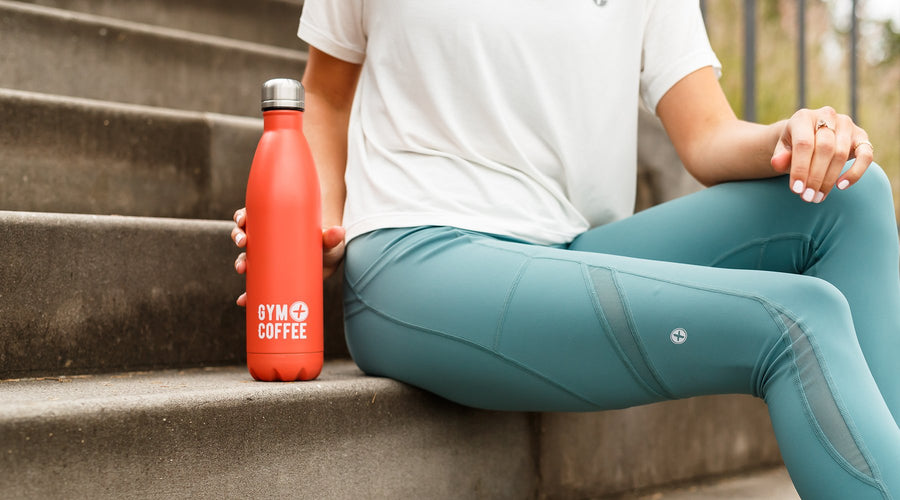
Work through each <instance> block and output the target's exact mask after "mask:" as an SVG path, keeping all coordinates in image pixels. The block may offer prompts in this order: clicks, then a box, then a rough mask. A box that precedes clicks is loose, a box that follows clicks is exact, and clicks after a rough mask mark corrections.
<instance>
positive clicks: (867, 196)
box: [833, 161, 894, 216]
mask: <svg viewBox="0 0 900 500" xmlns="http://www.w3.org/2000/svg"><path fill="white" fill-rule="evenodd" d="M850 164H852V161H851V162H848V165H850ZM834 191H838V190H837V189H835V190H833V193H834ZM839 194H840V196H838V197H835V198H836V199H838V200H840V202H841V204H842V205H845V206H847V205H849V206H852V207H858V208H862V209H864V211H863V212H862V213H864V214H866V215H870V214H871V211H872V210H876V211H886V212H888V213H889V214H890V215H892V216H893V207H894V202H893V194H892V189H891V181H890V179H889V178H888V176H887V174H886V173H885V172H884V169H882V168H881V166H879V165H878V164H877V163H872V164H871V165H869V168H868V169H867V170H866V172H865V174H864V175H863V176H862V177H861V178H860V179H859V181H858V182H857V183H856V184H854V185H853V186H850V187H848V188H847V189H846V190H844V191H840V192H839Z"/></svg>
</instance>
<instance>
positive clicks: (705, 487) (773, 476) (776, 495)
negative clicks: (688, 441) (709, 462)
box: [615, 467, 800, 500]
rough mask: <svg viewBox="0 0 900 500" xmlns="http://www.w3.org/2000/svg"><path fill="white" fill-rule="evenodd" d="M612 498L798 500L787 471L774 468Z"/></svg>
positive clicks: (651, 499)
mask: <svg viewBox="0 0 900 500" xmlns="http://www.w3.org/2000/svg"><path fill="white" fill-rule="evenodd" d="M615 498H621V499H626V498H637V499H638V500H726V499H734V500H799V499H800V495H798V494H797V490H796V489H794V485H793V483H791V478H790V476H788V473H787V469H785V468H784V467H777V468H774V469H765V470H761V471H755V472H749V473H745V474H740V475H738V476H731V477H724V478H717V479H711V480H708V481H700V482H698V483H697V484H692V485H687V486H682V487H680V488H673V489H664V490H660V491H656V492H653V493H648V494H644V495H639V496H634V495H625V496H618V497H615Z"/></svg>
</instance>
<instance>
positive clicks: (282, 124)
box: [263, 109, 303, 131]
mask: <svg viewBox="0 0 900 500" xmlns="http://www.w3.org/2000/svg"><path fill="white" fill-rule="evenodd" d="M279 129H295V130H301V131H302V130H303V112H302V111H300V110H299V109H272V110H269V111H263V130H264V131H269V130H279Z"/></svg>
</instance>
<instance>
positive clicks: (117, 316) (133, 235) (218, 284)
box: [0, 211, 346, 378]
mask: <svg viewBox="0 0 900 500" xmlns="http://www.w3.org/2000/svg"><path fill="white" fill-rule="evenodd" d="M232 226H233V223H230V222H226V221H206V220H183V219H162V218H143V217H121V216H96V215H73V214H47V213H31V212H2V211H0V241H3V242H4V243H3V245H2V246H0V276H2V279H0V345H2V346H3V349H0V378H10V377H23V376H38V375H46V374H53V375H60V374H75V373H96V372H109V371H121V370H140V369H148V368H160V367H166V368H176V367H189V366H205V365H222V364H236V363H240V362H242V361H243V359H244V356H245V354H244V353H245V340H244V331H245V326H244V312H243V310H242V309H241V308H239V307H238V306H236V305H235V304H234V299H235V298H236V297H237V295H238V294H239V293H240V291H241V290H242V289H243V279H242V278H241V277H240V276H238V275H237V274H236V273H235V272H234V269H233V267H232V265H233V261H234V257H235V256H236V255H237V249H236V248H235V247H234V246H233V244H232V243H231V241H230V239H229V232H230V229H231V227H232ZM335 279H337V278H335ZM326 285H327V286H326V290H327V292H326V295H327V296H328V297H329V298H330V300H328V301H327V302H326V311H327V312H326V330H327V333H326V347H325V348H326V352H327V354H328V355H329V356H332V357H333V356H346V347H345V345H344V342H343V324H342V320H341V314H342V311H341V307H340V303H339V302H337V303H335V299H337V298H338V297H339V291H336V290H335V287H336V286H339V285H338V284H337V282H335V281H334V280H332V281H331V282H329V283H327V284H326Z"/></svg>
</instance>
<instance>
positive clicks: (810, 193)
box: [803, 188, 816, 201]
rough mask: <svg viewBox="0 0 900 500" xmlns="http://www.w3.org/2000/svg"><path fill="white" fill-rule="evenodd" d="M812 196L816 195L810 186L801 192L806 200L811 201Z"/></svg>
mask: <svg viewBox="0 0 900 500" xmlns="http://www.w3.org/2000/svg"><path fill="white" fill-rule="evenodd" d="M814 196H816V192H815V191H813V189H812V188H807V189H806V191H804V192H803V199H804V200H806V201H813V197H814Z"/></svg>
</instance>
